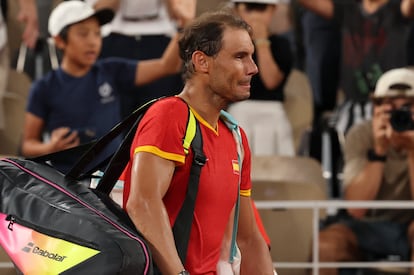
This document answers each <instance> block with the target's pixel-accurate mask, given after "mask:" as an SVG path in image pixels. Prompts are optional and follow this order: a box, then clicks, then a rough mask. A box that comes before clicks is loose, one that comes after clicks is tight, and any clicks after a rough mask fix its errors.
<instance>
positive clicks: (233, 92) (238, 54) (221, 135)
mask: <svg viewBox="0 0 414 275" xmlns="http://www.w3.org/2000/svg"><path fill="white" fill-rule="evenodd" d="M179 45H180V56H181V58H182V59H183V61H184V66H185V72H184V74H185V81H186V84H185V86H184V89H183V90H182V92H181V93H180V94H179V95H178V96H177V97H169V98H166V99H164V100H162V101H159V102H156V103H155V104H154V105H152V106H151V108H150V109H149V110H148V111H147V113H146V114H145V116H144V117H143V120H142V121H141V123H140V125H139V126H138V130H137V134H136V136H135V138H134V141H133V144H132V147H131V151H130V152H131V160H130V162H129V163H128V166H127V173H126V181H125V189H124V194H125V196H124V198H125V199H126V200H125V201H124V207H125V208H126V210H127V212H128V214H129V215H130V217H131V219H132V220H133V222H134V224H135V226H136V227H137V228H138V229H139V230H140V232H142V234H143V236H144V237H145V239H146V240H147V241H148V243H149V246H150V249H151V251H152V255H153V256H154V261H155V263H156V264H157V266H158V267H159V269H160V271H161V273H162V274H192V275H197V274H216V265H217V262H218V261H219V259H220V258H221V257H224V258H225V259H226V260H227V259H228V257H225V256H224V255H220V250H221V246H222V244H224V245H228V243H229V240H228V239H224V235H225V232H226V229H229V228H230V226H231V227H232V222H231V221H232V220H233V219H232V217H233V216H232V215H233V212H234V211H233V210H234V207H235V204H236V200H237V199H238V186H239V187H240V208H239V209H240V213H239V221H238V233H237V243H238V246H239V247H240V250H241V254H242V261H241V273H240V274H268V275H271V274H273V267H272V260H271V258H270V254H269V250H268V247H267V245H266V243H265V241H264V239H263V237H262V235H261V234H260V231H259V229H258V228H257V225H256V222H255V218H254V212H253V209H252V203H251V198H250V189H251V181H250V166H251V163H250V150H249V147H248V142H247V138H246V135H245V134H244V132H243V131H242V130H241V138H242V145H241V146H243V150H244V158H241V159H242V160H243V165H242V166H241V171H239V172H237V169H238V168H237V167H239V163H238V158H239V156H240V154H238V153H237V151H238V150H237V148H238V146H237V145H236V142H235V140H234V137H233V133H232V131H231V130H230V129H229V128H227V126H226V124H225V123H224V121H222V120H221V119H220V118H219V117H220V114H221V110H223V109H225V108H227V106H228V104H229V103H231V102H236V101H240V100H245V99H247V98H248V97H249V95H250V81H251V79H252V77H253V75H254V74H256V73H257V72H258V69H257V66H256V64H255V63H254V61H253V52H254V45H253V43H252V37H251V29H250V27H249V26H248V25H247V24H246V23H245V22H244V21H243V20H241V19H240V18H238V17H235V16H234V15H232V14H231V13H230V12H225V11H218V12H210V13H204V14H203V15H201V16H200V17H198V18H197V19H195V21H194V22H193V24H192V25H191V26H189V27H187V28H185V29H184V32H183V36H182V38H181V39H180V41H179ZM187 104H188V105H189V106H190V107H191V109H192V111H193V113H194V114H195V117H196V119H197V120H198V122H199V125H200V128H201V133H202V137H203V143H204V146H203V148H204V149H203V151H204V154H205V155H206V157H207V159H208V160H207V162H206V164H205V165H204V167H203V168H202V169H201V175H200V182H199V189H198V196H197V200H196V203H195V211H194V221H193V224H192V229H191V234H190V241H189V247H188V253H187V257H186V261H185V263H183V262H181V260H180V259H179V257H178V254H177V250H176V246H175V243H174V238H173V234H172V230H171V226H172V224H174V221H175V219H176V215H177V213H178V209H179V208H180V207H181V204H182V202H181V201H182V200H183V198H184V197H185V189H186V182H187V181H188V178H189V171H190V166H191V159H192V157H193V152H192V151H191V150H190V153H189V155H188V156H186V155H185V153H184V150H183V145H182V137H183V134H184V131H185V129H186V124H187V116H188V107H187ZM189 160H190V161H189ZM235 169H236V170H235ZM240 176H241V178H240ZM239 180H241V183H240V185H239ZM226 236H227V235H226ZM223 240H224V242H223ZM229 247H230V245H229ZM225 251H228V250H225ZM184 269H186V270H188V271H185V270H184Z"/></svg>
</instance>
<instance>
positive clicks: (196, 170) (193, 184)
mask: <svg viewBox="0 0 414 275" xmlns="http://www.w3.org/2000/svg"><path fill="white" fill-rule="evenodd" d="M195 123H196V133H195V136H194V139H193V141H192V143H191V148H192V149H193V152H194V158H193V161H192V164H191V170H190V178H189V181H188V188H187V194H186V197H185V199H184V203H183V206H182V207H181V210H180V212H179V213H178V216H177V219H176V220H175V223H174V226H173V229H172V230H173V234H174V240H175V245H176V247H177V251H178V255H179V256H180V259H181V262H182V263H185V259H186V257H187V248H188V241H189V239H190V232H191V225H192V223H193V217H194V208H195V201H196V197H197V192H198V184H199V179H200V172H201V168H202V167H203V166H204V164H205V163H206V157H205V155H204V153H203V139H202V136H201V131H200V125H199V124H198V121H196V122H195Z"/></svg>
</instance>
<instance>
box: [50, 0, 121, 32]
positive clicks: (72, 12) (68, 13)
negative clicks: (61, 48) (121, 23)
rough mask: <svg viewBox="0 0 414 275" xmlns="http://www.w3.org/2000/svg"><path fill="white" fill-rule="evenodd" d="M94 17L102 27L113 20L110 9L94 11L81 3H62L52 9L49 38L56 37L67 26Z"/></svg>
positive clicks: (73, 1) (72, 1)
mask: <svg viewBox="0 0 414 275" xmlns="http://www.w3.org/2000/svg"><path fill="white" fill-rule="evenodd" d="M92 16H95V17H96V18H97V19H98V21H99V24H100V25H104V24H106V23H108V22H110V21H111V20H112V18H114V12H113V11H112V10H111V9H100V10H94V9H93V7H92V6H90V5H89V4H87V3H85V2H83V1H75V0H71V1H64V2H61V3H60V4H59V5H57V6H56V8H54V9H53V11H52V12H51V14H50V16H49V22H48V29H49V33H50V35H51V36H57V35H59V33H60V32H61V31H62V30H63V29H64V28H65V27H67V26H69V25H72V24H75V23H77V22H81V21H83V20H85V19H88V18H90V17H92Z"/></svg>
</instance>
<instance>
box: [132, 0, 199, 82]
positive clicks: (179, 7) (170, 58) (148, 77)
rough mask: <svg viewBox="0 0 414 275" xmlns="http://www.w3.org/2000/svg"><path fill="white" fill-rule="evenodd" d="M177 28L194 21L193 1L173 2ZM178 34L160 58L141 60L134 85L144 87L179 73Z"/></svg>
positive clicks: (178, 0) (179, 0) (180, 61)
mask: <svg viewBox="0 0 414 275" xmlns="http://www.w3.org/2000/svg"><path fill="white" fill-rule="evenodd" d="M174 1H175V2H174V3H175V10H176V16H177V17H176V18H175V19H176V21H177V24H178V27H185V26H186V25H187V24H188V23H189V22H190V21H191V20H193V19H194V17H195V13H196V7H195V0H174ZM178 38H179V34H176V35H175V36H174V37H173V38H172V39H171V41H170V43H169V44H168V46H167V48H166V49H165V51H164V54H163V55H162V57H161V58H158V59H149V60H142V61H140V62H138V65H137V70H136V78H135V84H136V85H144V84H147V83H150V82H152V81H154V80H157V79H158V78H161V77H164V76H167V75H171V74H176V73H178V72H180V70H181V66H182V60H181V58H180V55H179V49H178Z"/></svg>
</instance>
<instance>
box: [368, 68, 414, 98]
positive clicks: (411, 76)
mask: <svg viewBox="0 0 414 275" xmlns="http://www.w3.org/2000/svg"><path fill="white" fill-rule="evenodd" d="M386 97H414V70H413V69H411V68H397V69H391V70H389V71H386V72H385V73H384V74H382V75H381V77H380V78H379V79H378V81H377V84H376V86H375V92H374V95H373V98H374V99H375V98H386Z"/></svg>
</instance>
